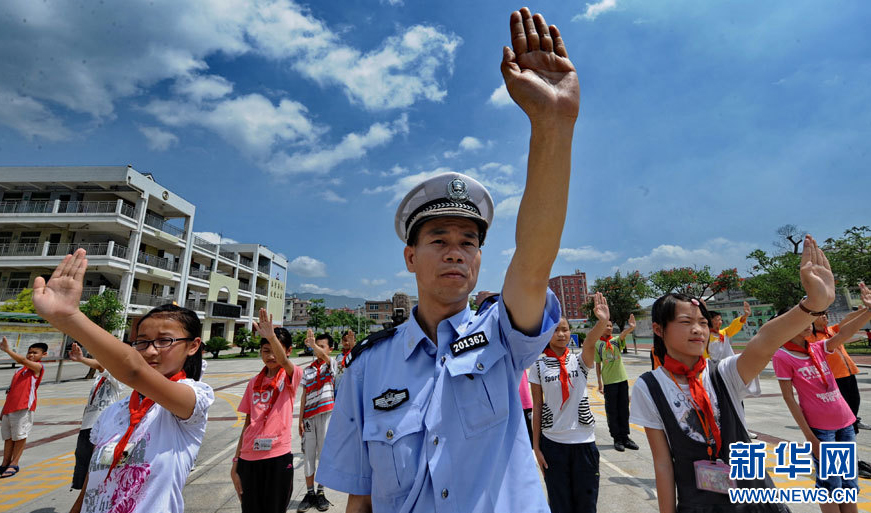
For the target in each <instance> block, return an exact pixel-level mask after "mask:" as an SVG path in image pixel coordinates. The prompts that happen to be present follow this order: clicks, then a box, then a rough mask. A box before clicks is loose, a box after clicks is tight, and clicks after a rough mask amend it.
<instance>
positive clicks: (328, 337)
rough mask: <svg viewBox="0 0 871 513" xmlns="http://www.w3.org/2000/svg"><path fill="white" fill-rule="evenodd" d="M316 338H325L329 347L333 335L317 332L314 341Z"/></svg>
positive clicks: (331, 344) (331, 343)
mask: <svg viewBox="0 0 871 513" xmlns="http://www.w3.org/2000/svg"><path fill="white" fill-rule="evenodd" d="M318 340H326V341H327V343H328V344H329V345H330V347H333V336H332V335H330V334H329V333H318V336H316V337H315V341H316V342H317V341H318Z"/></svg>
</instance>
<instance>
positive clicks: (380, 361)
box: [317, 290, 560, 513]
mask: <svg viewBox="0 0 871 513" xmlns="http://www.w3.org/2000/svg"><path fill="white" fill-rule="evenodd" d="M414 313H416V307H415V310H414V311H413V314H412V315H411V316H410V318H409V320H408V321H407V322H406V323H404V324H402V325H400V326H399V327H398V328H397V329H396V332H395V333H394V334H393V336H392V337H391V338H390V339H387V340H382V341H379V342H378V343H376V344H374V345H373V346H372V347H370V348H368V349H366V350H364V351H362V352H361V353H360V354H359V356H358V357H357V358H356V359H355V360H354V361H353V363H352V364H351V365H350V367H349V368H348V369H347V370H346V371H345V376H344V377H343V379H342V386H341V387H340V388H339V390H338V396H337V397H336V403H335V406H334V408H333V414H332V418H331V419H330V426H329V429H328V430H327V435H326V440H325V442H324V447H323V451H322V452H321V458H320V465H319V468H318V471H317V482H318V483H321V484H323V485H324V486H327V487H329V488H332V489H334V490H339V491H342V492H346V493H350V494H354V495H371V498H372V509H373V511H374V512H376V513H377V512H402V513H406V512H408V513H411V512H418V513H423V512H426V513H430V512H433V511H437V512H454V513H470V512H476V513H484V512H493V511H499V512H506V511H507V512H513V511H517V512H524V513H530V512H542V513H545V512H549V511H550V509H549V508H548V506H547V502H546V501H545V498H544V493H543V491H542V487H541V481H540V480H539V477H538V471H537V469H536V464H535V459H534V457H533V454H532V449H531V448H530V445H529V437H528V435H527V433H526V425H525V423H524V421H523V409H522V407H521V405H520V396H519V394H518V388H519V383H520V375H521V372H522V371H523V370H524V369H526V368H527V367H529V366H530V365H532V363H533V361H535V359H536V358H537V357H538V355H539V354H541V352H542V351H543V350H544V347H545V346H546V345H547V343H548V342H549V341H550V338H551V336H552V334H553V331H554V328H555V327H556V325H557V323H559V319H560V305H559V301H558V300H557V298H556V296H554V294H553V293H552V292H551V291H550V290H548V291H547V302H546V305H545V308H544V312H543V316H542V321H541V328H540V332H539V334H538V335H535V336H532V337H529V336H526V335H524V334H523V333H521V332H519V331H517V330H516V329H514V327H513V326H512V325H511V321H510V320H509V317H508V313H507V311H506V309H505V304H504V303H503V302H502V298H501V297H500V298H499V300H498V302H497V303H496V305H494V306H491V307H490V308H488V309H487V310H486V311H484V312H483V313H481V314H480V315H475V312H473V311H471V309H469V308H468V307H466V309H465V310H463V311H462V312H460V313H458V314H456V315H454V316H452V317H449V318H447V319H445V320H443V321H442V322H440V323H439V325H438V332H437V336H438V344H437V345H436V344H433V342H432V341H431V340H430V339H429V338H427V336H426V335H425V334H424V332H423V330H422V329H421V328H420V326H419V325H418V324H417V321H416V319H415V315H414ZM482 335H483V337H482ZM485 340H486V342H485ZM358 360H359V361H358Z"/></svg>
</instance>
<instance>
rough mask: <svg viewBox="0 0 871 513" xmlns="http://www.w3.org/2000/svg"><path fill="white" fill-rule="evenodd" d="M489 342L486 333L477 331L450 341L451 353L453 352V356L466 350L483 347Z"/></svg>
mask: <svg viewBox="0 0 871 513" xmlns="http://www.w3.org/2000/svg"><path fill="white" fill-rule="evenodd" d="M489 343H490V341H489V340H487V335H485V334H484V332H483V331H479V332H477V333H472V334H471V335H469V336H468V337H463V338H461V339H459V340H457V341H456V342H453V343H451V353H453V355H454V356H459V355H461V354H463V353H465V352H466V351H471V350H472V349H478V348H479V347H484V346H486V345H487V344H489Z"/></svg>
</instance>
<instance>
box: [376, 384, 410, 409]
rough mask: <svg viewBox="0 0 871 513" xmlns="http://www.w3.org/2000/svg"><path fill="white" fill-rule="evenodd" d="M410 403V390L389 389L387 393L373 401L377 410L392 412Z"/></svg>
mask: <svg viewBox="0 0 871 513" xmlns="http://www.w3.org/2000/svg"><path fill="white" fill-rule="evenodd" d="M405 401H408V389H407V388H403V389H402V390H394V389H392V388H388V389H387V391H386V392H384V393H383V394H381V395H379V396H378V397H376V398H374V399H372V403H373V404H374V406H375V409H376V410H392V409H394V408H396V407H398V406H399V405H400V404H402V403H404V402H405Z"/></svg>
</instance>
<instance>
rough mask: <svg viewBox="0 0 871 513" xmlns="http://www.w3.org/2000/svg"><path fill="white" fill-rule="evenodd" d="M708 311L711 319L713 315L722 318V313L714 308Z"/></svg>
mask: <svg viewBox="0 0 871 513" xmlns="http://www.w3.org/2000/svg"><path fill="white" fill-rule="evenodd" d="M708 313H709V314H710V315H711V319H713V318H714V317H719V318H721V319H722V318H723V315H722V314H721V313H720V312H718V311H716V310H708Z"/></svg>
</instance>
